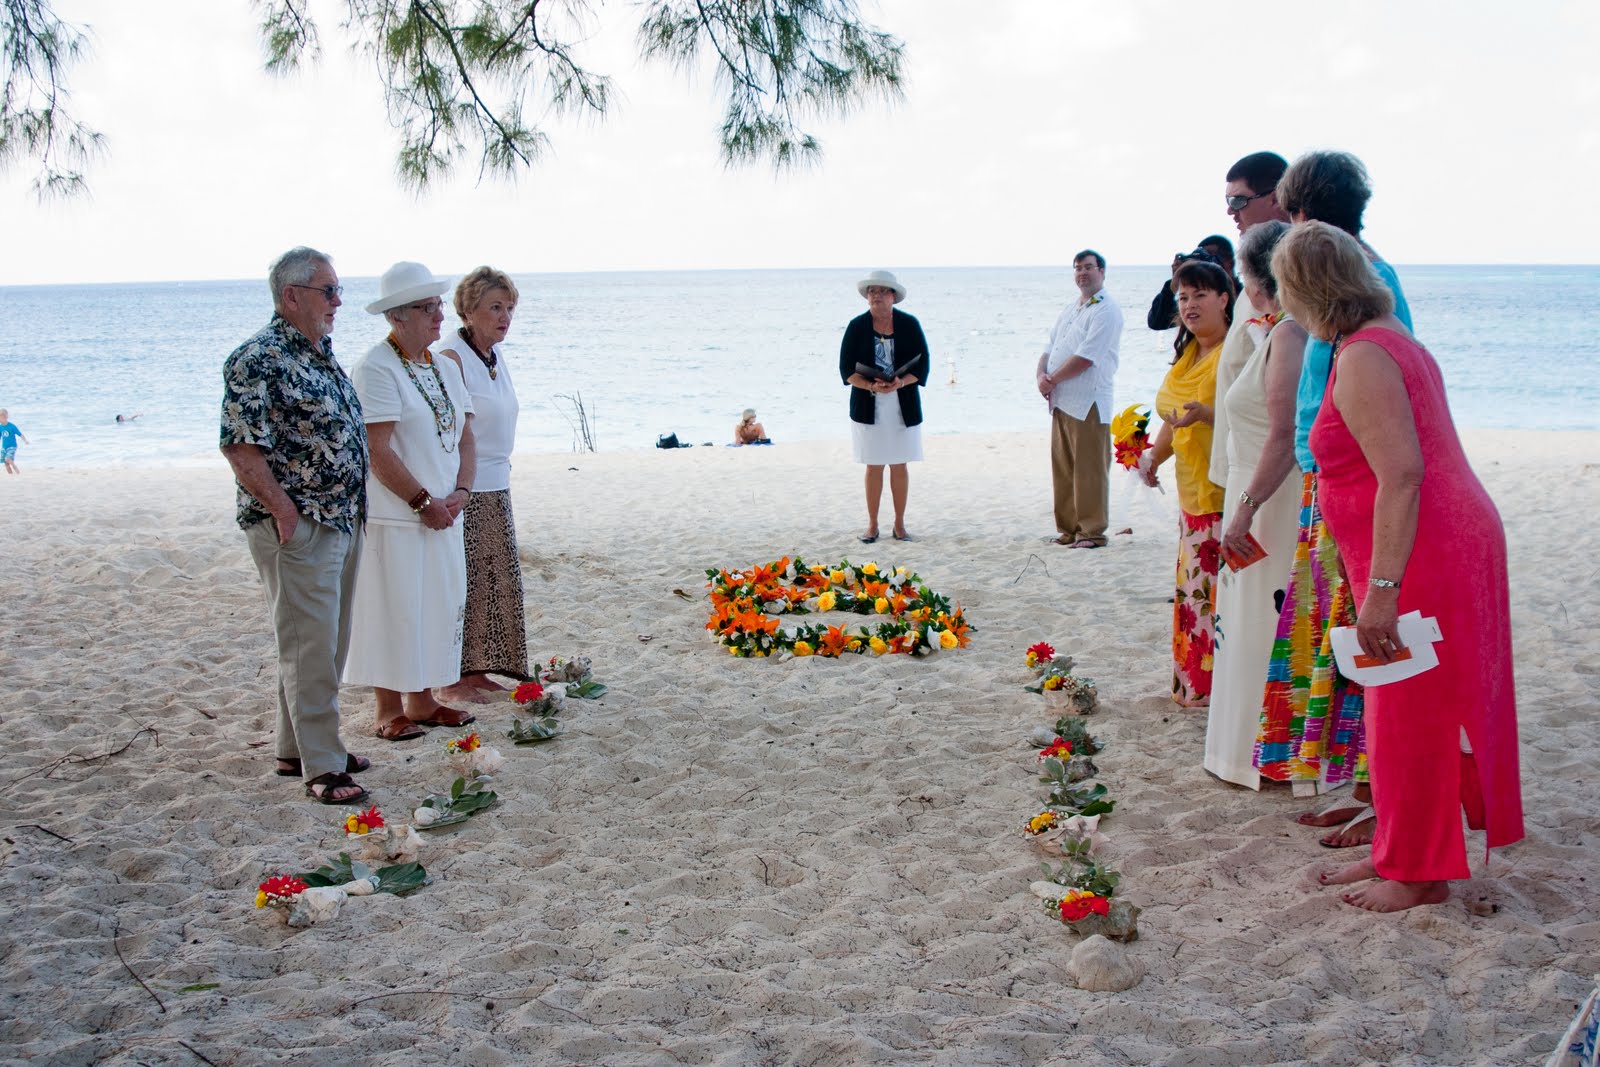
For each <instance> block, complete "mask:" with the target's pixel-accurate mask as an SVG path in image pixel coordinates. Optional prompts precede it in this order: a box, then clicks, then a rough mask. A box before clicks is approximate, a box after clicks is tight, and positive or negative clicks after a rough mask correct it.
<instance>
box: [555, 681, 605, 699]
mask: <svg viewBox="0 0 1600 1067" xmlns="http://www.w3.org/2000/svg"><path fill="white" fill-rule="evenodd" d="M555 684H558V685H559V684H560V683H555ZM606 688H607V687H606V684H605V683H604V682H596V681H594V680H592V679H591V680H589V681H587V682H576V683H573V684H571V685H568V686H567V696H569V697H577V698H578V699H579V700H599V699H600V698H601V697H603V696H605V695H606Z"/></svg>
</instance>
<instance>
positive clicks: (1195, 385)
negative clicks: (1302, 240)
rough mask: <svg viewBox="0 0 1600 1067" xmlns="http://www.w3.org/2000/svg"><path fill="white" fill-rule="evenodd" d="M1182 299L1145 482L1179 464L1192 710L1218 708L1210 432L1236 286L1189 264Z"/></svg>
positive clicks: (1179, 635) (1182, 629)
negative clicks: (1168, 464) (1174, 353)
mask: <svg viewBox="0 0 1600 1067" xmlns="http://www.w3.org/2000/svg"><path fill="white" fill-rule="evenodd" d="M1172 281H1173V285H1174V286H1175V287H1176V289H1177V293H1178V338H1177V340H1176V341H1175V342H1174V343H1173V348H1175V349H1176V350H1177V353H1178V354H1177V358H1176V359H1174V360H1173V361H1172V369H1171V370H1169V371H1167V377H1166V379H1165V380H1164V381H1162V383H1161V391H1160V392H1159V393H1157V394H1156V411H1157V413H1158V414H1160V416H1161V429H1160V430H1159V431H1157V433H1156V437H1155V441H1154V442H1153V447H1152V448H1151V449H1150V450H1149V451H1148V452H1146V453H1145V454H1144V456H1143V457H1141V459H1140V463H1139V469H1140V471H1141V472H1142V473H1143V474H1144V480H1145V482H1146V483H1148V484H1150V485H1155V484H1156V468H1158V467H1160V466H1161V464H1163V463H1165V462H1166V461H1167V458H1168V457H1169V456H1170V457H1174V458H1175V460H1176V462H1175V463H1174V467H1175V468H1176V471H1177V474H1176V477H1177V482H1178V507H1179V509H1180V512H1181V514H1180V515H1179V517H1178V591H1177V595H1176V596H1174V597H1173V598H1172V699H1173V700H1175V701H1177V702H1178V703H1179V704H1180V705H1182V706H1184V707H1187V708H1203V707H1205V706H1206V705H1207V704H1209V703H1210V702H1211V660H1212V656H1213V654H1214V653H1215V651H1216V638H1215V634H1216V619H1215V615H1214V610H1215V607H1214V602H1213V600H1212V583H1213V582H1214V581H1215V579H1216V576H1217V570H1218V568H1219V567H1220V565H1221V563H1222V546H1221V542H1220V536H1221V533H1222V488H1221V487H1220V486H1218V485H1216V484H1215V483H1214V482H1212V481H1211V478H1210V473H1211V472H1210V459H1211V426H1212V423H1213V421H1214V419H1213V410H1214V406H1215V404H1216V396H1217V354H1218V353H1219V352H1221V350H1222V342H1223V339H1224V338H1226V337H1227V336H1228V326H1229V325H1230V324H1231V323H1232V322H1233V297H1234V293H1233V281H1232V279H1231V278H1229V277H1228V274H1227V272H1226V271H1224V270H1223V269H1222V268H1221V267H1219V266H1217V265H1216V264H1215V263H1205V262H1200V261H1196V260H1190V261H1189V262H1187V263H1185V264H1183V265H1182V266H1181V267H1179V268H1178V270H1177V272H1176V273H1174V274H1173V276H1172Z"/></svg>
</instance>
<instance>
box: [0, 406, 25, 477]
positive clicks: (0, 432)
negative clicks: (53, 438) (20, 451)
mask: <svg viewBox="0 0 1600 1067" xmlns="http://www.w3.org/2000/svg"><path fill="white" fill-rule="evenodd" d="M19 437H20V438H22V440H23V442H24V443H28V435H27V434H25V433H23V432H22V431H21V430H19V429H17V424H16V423H14V422H12V421H11V413H10V412H9V411H7V410H6V409H5V408H0V458H3V459H4V460H5V464H6V473H7V474H16V473H17V438H19Z"/></svg>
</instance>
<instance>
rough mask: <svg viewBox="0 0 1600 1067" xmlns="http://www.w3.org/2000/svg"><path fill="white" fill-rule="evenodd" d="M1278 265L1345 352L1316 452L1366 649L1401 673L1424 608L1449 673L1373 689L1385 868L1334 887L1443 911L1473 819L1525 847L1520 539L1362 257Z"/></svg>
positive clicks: (1307, 311) (1344, 237) (1325, 239)
mask: <svg viewBox="0 0 1600 1067" xmlns="http://www.w3.org/2000/svg"><path fill="white" fill-rule="evenodd" d="M1272 269H1273V274H1274V276H1275V277H1276V278H1277V279H1278V286H1279V289H1280V292H1281V293H1282V297H1283V303H1284V305H1285V306H1286V307H1287V308H1288V309H1289V311H1290V313H1291V314H1293V315H1294V317H1295V318H1296V319H1297V320H1299V321H1300V322H1301V323H1302V324H1303V325H1304V326H1305V327H1306V329H1308V330H1309V331H1310V332H1311V333H1313V334H1315V335H1317V336H1319V337H1323V338H1327V339H1330V340H1332V341H1333V346H1334V352H1335V355H1334V364H1333V371H1332V373H1331V374H1330V375H1329V376H1328V386H1327V393H1326V396H1325V399H1324V401H1323V404H1322V408H1321V410H1320V412H1319V413H1318V415H1317V420H1316V422H1315V424H1314V425H1313V426H1312V429H1311V450H1312V452H1313V453H1314V454H1315V456H1316V460H1317V465H1318V468H1319V470H1320V474H1319V476H1318V483H1317V484H1318V494H1319V498H1320V502H1321V504H1322V514H1323V517H1324V519H1325V520H1326V521H1327V524H1328V527H1329V529H1330V530H1331V531H1332V533H1333V536H1334V539H1335V540H1336V541H1337V542H1338V545H1339V554H1340V557H1341V558H1342V559H1343V561H1344V567H1345V569H1346V572H1347V574H1348V576H1349V580H1350V587H1351V590H1352V592H1353V593H1354V595H1355V599H1356V606H1357V609H1358V612H1359V614H1358V616H1357V621H1356V633H1357V635H1358V637H1359V640H1360V643H1361V648H1362V651H1363V652H1364V653H1365V654H1366V655H1368V656H1371V657H1373V658H1375V659H1377V660H1378V661H1380V662H1384V663H1387V662H1390V661H1391V660H1393V659H1394V658H1395V657H1396V655H1397V654H1399V653H1400V652H1401V651H1402V650H1403V646H1402V644H1401V641H1400V635H1399V632H1398V630H1397V628H1396V627H1397V620H1398V619H1399V617H1400V616H1401V615H1404V614H1406V613H1408V612H1411V611H1420V612H1421V613H1422V614H1423V616H1424V617H1432V618H1434V619H1436V620H1437V621H1438V625H1439V631H1440V633H1441V634H1442V635H1443V640H1442V641H1439V642H1437V643H1436V644H1435V645H1434V650H1435V651H1436V652H1437V653H1438V656H1439V665H1438V666H1437V667H1435V668H1433V669H1431V670H1428V671H1424V672H1423V673H1421V674H1418V675H1414V676H1413V677H1411V678H1408V679H1405V680H1404V681H1399V682H1391V683H1388V684H1386V685H1379V686H1372V687H1369V688H1368V689H1367V691H1366V716H1367V759H1368V765H1369V768H1370V774H1371V781H1372V792H1373V799H1374V806H1375V807H1376V808H1377V813H1378V831H1377V837H1376V839H1375V840H1374V841H1373V845H1372V856H1371V858H1370V859H1366V860H1361V861H1359V862H1357V863H1353V864H1350V865H1349V866H1347V867H1344V868H1341V869H1340V870H1337V871H1332V872H1329V873H1326V874H1324V875H1322V876H1321V881H1322V883H1323V884H1324V885H1356V883H1361V884H1359V885H1356V887H1355V888H1353V889H1351V890H1350V891H1348V892H1346V893H1345V894H1344V897H1343V899H1344V900H1345V902H1346V903H1349V904H1354V905H1356V906H1357V907H1361V908H1365V909H1367V910H1368V911H1400V910H1402V909H1404V908H1410V907H1415V906H1416V905H1418V904H1438V903H1440V902H1442V901H1444V900H1445V899H1446V898H1447V897H1448V896H1449V894H1450V889H1449V884H1448V883H1449V881H1450V880H1451V879H1459V878H1466V877H1468V875H1469V872H1468V869H1467V851H1466V841H1465V839H1464V837H1463V835H1462V832H1461V812H1462V809H1463V808H1465V810H1466V814H1467V824H1468V825H1469V826H1470V827H1472V828H1473V829H1481V830H1484V831H1486V837H1487V842H1488V847H1489V848H1496V847H1499V846H1501V845H1508V844H1511V843H1512V842H1514V841H1518V840H1520V839H1521V838H1522V836H1523V827H1522V787H1521V782H1520V779H1519V773H1518V767H1517V709H1516V695H1515V690H1514V686H1513V682H1512V674H1511V617H1510V600H1511V597H1510V583H1509V581H1508V579H1507V576H1506V541H1505V531H1504V529H1503V528H1502V527H1501V525H1500V514H1499V512H1497V511H1496V510H1495V506H1494V503H1493V501H1491V500H1490V499H1489V494H1488V493H1486V492H1485V491H1484V488H1483V485H1482V484H1481V483H1480V482H1479V481H1478V478H1477V476H1476V475H1475V474H1473V473H1472V468H1471V467H1470V466H1468V464H1467V458H1466V454H1465V453H1464V452H1463V450H1462V447H1461V440H1460V438H1459V437H1458V436H1457V435H1456V429H1455V423H1454V422H1452V421H1451V418H1450V409H1449V406H1448V404H1447V403H1446V401H1445V394H1444V381H1443V379H1442V378H1441V377H1440V374H1439V366H1438V364H1437V363H1435V362H1434V360H1433V357H1432V356H1431V355H1429V354H1428V351H1427V349H1425V348H1423V347H1422V346H1421V345H1419V344H1417V342H1416V340H1415V339H1414V338H1413V337H1412V336H1411V334H1410V332H1409V331H1408V330H1407V329H1406V328H1405V326H1404V324H1402V323H1401V322H1400V320H1399V319H1397V318H1395V317H1394V314H1393V311H1394V297H1393V296H1392V295H1391V294H1390V292H1389V289H1388V287H1387V286H1386V285H1385V284H1384V283H1383V281H1382V280H1381V279H1380V278H1379V277H1378V275H1377V273H1376V272H1375V271H1374V270H1373V268H1372V265H1371V263H1370V262H1368V260H1367V257H1366V255H1365V254H1364V253H1363V252H1362V250H1361V245H1360V244H1359V243H1358V242H1357V241H1356V240H1355V239H1354V238H1353V237H1351V236H1350V235H1349V234H1347V233H1345V232H1343V231H1342V230H1339V229H1336V228H1335V227H1332V226H1329V225H1327V224H1326V223H1320V222H1306V223H1301V224H1298V225H1296V226H1295V227H1294V229H1293V230H1292V231H1291V232H1290V233H1289V235H1288V236H1287V237H1285V238H1284V239H1283V240H1282V241H1281V242H1280V243H1279V245H1278V247H1277V249H1276V251H1275V252H1274V253H1273V257H1272Z"/></svg>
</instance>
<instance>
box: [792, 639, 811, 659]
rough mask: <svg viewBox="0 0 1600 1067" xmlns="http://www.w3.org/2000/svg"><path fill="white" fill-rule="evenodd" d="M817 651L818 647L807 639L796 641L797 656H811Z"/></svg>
mask: <svg viewBox="0 0 1600 1067" xmlns="http://www.w3.org/2000/svg"><path fill="white" fill-rule="evenodd" d="M815 651H816V649H814V648H812V647H811V645H810V644H808V643H807V642H805V641H796V642H795V643H794V654H795V655H797V656H809V655H811V654H812V653H813V652H815Z"/></svg>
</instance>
